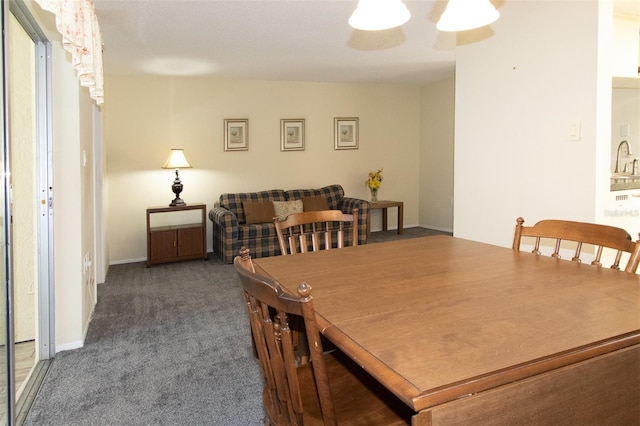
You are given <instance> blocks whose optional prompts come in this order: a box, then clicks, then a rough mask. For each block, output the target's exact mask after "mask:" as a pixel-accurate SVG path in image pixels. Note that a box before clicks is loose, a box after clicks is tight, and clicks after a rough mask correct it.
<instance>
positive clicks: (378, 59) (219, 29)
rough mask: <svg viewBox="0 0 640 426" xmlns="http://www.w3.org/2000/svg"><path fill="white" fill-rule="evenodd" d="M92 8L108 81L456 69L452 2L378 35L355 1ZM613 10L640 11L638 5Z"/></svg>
mask: <svg viewBox="0 0 640 426" xmlns="http://www.w3.org/2000/svg"><path fill="white" fill-rule="evenodd" d="M506 1H513V0H506ZM94 3H95V6H96V13H97V15H98V21H99V24H100V29H101V33H102V38H103V42H104V55H103V59H104V69H105V73H106V74H141V73H143V74H144V73H146V74H162V75H182V76H184V75H208V76H214V77H217V78H225V79H255V80H286V81H322V82H340V83H349V82H360V83H382V84H408V85H409V84H410V85H423V84H426V83H429V82H433V81H437V80H440V79H442V78H445V77H447V76H449V75H451V74H452V73H453V69H454V65H455V56H454V50H455V34H453V33H444V32H439V31H438V30H436V27H435V23H436V21H437V20H438V18H439V17H440V15H441V14H442V11H443V10H444V7H445V6H446V0H419V1H411V0H406V1H405V3H406V5H407V7H408V8H409V10H410V12H411V19H410V20H409V22H407V23H406V24H405V25H403V26H401V27H399V28H395V29H391V30H386V31H377V32H367V31H359V30H354V29H352V28H351V27H349V25H348V24H347V20H348V19H349V16H350V15H351V13H352V12H353V10H354V9H355V7H356V5H357V0H94ZM501 3H502V2H496V3H495V4H496V5H498V10H499V7H500V4H501ZM616 3H617V7H622V8H625V9H626V12H625V13H631V14H636V16H637V14H638V12H639V11H640V1H639V0H617V1H616Z"/></svg>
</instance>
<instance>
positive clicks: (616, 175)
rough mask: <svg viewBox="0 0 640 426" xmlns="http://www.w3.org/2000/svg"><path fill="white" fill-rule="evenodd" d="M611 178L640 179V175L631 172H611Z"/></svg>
mask: <svg viewBox="0 0 640 426" xmlns="http://www.w3.org/2000/svg"><path fill="white" fill-rule="evenodd" d="M611 179H640V175H632V174H631V173H611Z"/></svg>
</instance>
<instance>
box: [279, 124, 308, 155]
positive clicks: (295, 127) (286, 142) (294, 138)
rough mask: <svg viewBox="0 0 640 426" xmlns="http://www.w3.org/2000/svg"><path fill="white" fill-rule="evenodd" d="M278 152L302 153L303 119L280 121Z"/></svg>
mask: <svg viewBox="0 0 640 426" xmlns="http://www.w3.org/2000/svg"><path fill="white" fill-rule="evenodd" d="M280 151H304V119H301V118H299V119H283V120H280Z"/></svg>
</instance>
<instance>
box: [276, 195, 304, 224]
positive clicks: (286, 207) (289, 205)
mask: <svg viewBox="0 0 640 426" xmlns="http://www.w3.org/2000/svg"><path fill="white" fill-rule="evenodd" d="M273 208H274V210H275V212H276V216H278V220H285V219H286V218H287V216H289V215H290V214H294V213H302V200H293V201H274V202H273Z"/></svg>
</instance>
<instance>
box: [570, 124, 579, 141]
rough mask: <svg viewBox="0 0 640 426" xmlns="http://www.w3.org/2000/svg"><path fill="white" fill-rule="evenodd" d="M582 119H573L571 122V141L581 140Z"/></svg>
mask: <svg viewBox="0 0 640 426" xmlns="http://www.w3.org/2000/svg"><path fill="white" fill-rule="evenodd" d="M580 125H581V123H580V120H573V121H570V122H569V132H568V139H569V140H570V141H579V140H580V127H581V126H580Z"/></svg>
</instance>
